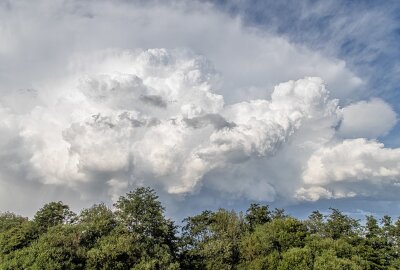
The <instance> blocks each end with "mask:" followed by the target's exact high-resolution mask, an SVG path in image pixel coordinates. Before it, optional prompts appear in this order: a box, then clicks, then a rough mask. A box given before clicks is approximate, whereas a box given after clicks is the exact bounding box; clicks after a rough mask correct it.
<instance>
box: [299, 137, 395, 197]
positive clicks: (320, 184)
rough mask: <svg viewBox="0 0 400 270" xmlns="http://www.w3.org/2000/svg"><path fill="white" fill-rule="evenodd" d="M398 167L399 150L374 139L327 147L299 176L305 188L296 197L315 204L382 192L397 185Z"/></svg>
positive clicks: (314, 155) (342, 142)
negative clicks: (332, 199) (322, 200)
mask: <svg viewBox="0 0 400 270" xmlns="http://www.w3.org/2000/svg"><path fill="white" fill-rule="evenodd" d="M399 164H400V149H398V148H394V149H392V148H385V147H384V145H383V144H382V143H379V142H377V141H374V140H367V139H349V140H344V141H341V142H338V143H336V144H333V145H330V146H329V145H327V146H324V147H321V148H320V149H318V150H317V151H316V152H315V153H314V154H313V155H311V157H310V158H309V160H308V162H307V165H306V167H305V170H304V171H303V174H302V178H303V181H304V184H305V187H301V188H300V189H298V190H297V192H296V196H297V197H298V198H299V199H304V200H311V201H316V200H318V199H320V198H328V199H329V198H337V197H339V198H340V197H354V196H356V195H362V196H371V195H377V194H376V192H379V193H384V192H386V191H385V190H387V189H389V190H390V189H396V187H397V186H398V182H399V179H400V166H399ZM360 184H361V186H360ZM363 186H364V187H363ZM382 187H383V190H382ZM387 193H388V194H390V193H391V192H387ZM381 196H382V194H381Z"/></svg>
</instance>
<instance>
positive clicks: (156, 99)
mask: <svg viewBox="0 0 400 270" xmlns="http://www.w3.org/2000/svg"><path fill="white" fill-rule="evenodd" d="M140 100H141V101H143V102H144V103H146V104H149V105H153V106H156V107H161V108H166V107H167V103H166V102H165V101H164V100H163V98H162V97H161V96H157V95H144V96H140Z"/></svg>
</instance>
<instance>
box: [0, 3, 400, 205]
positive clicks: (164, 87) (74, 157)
mask: <svg viewBox="0 0 400 270" xmlns="http://www.w3.org/2000/svg"><path fill="white" fill-rule="evenodd" d="M0 16H1V17H2V18H4V22H6V23H5V24H4V23H3V24H1V25H0V38H1V39H2V40H3V38H6V37H7V38H8V39H7V42H6V44H2V45H0V70H1V71H2V72H0V92H1V93H3V95H2V97H1V98H0V116H1V122H0V131H1V132H0V134H1V135H0V137H1V139H2V140H0V159H1V160H2V161H3V163H2V165H1V167H0V177H1V179H0V185H1V186H2V187H3V186H4V187H6V188H7V189H15V190H24V192H26V190H29V189H30V188H32V189H35V192H33V193H34V194H35V196H38V197H40V198H41V200H45V198H53V197H52V196H50V195H49V194H47V193H46V190H50V189H52V190H56V191H57V192H60V190H62V191H63V192H64V193H62V196H65V197H64V198H66V199H67V202H68V200H69V202H70V201H72V199H71V198H73V199H75V198H76V194H74V193H76V192H78V194H79V195H80V199H81V200H82V203H83V201H85V202H86V201H88V200H89V201H90V200H97V201H98V200H99V199H102V200H104V199H107V198H109V197H112V198H113V199H115V198H117V196H118V195H119V194H120V193H123V192H124V191H126V190H127V189H129V188H132V187H135V186H142V185H150V186H153V187H156V188H157V189H158V190H159V191H160V192H162V193H163V195H164V196H169V198H171V197H173V198H177V197H179V198H181V199H182V197H181V195H182V194H189V195H188V196H189V197H190V196H191V195H190V194H197V195H192V196H200V197H201V192H202V190H207V191H211V192H217V193H219V194H222V196H225V195H226V196H228V197H229V196H232V197H234V198H245V199H251V200H262V201H273V200H278V199H282V198H284V199H285V200H291V199H293V198H297V199H302V200H318V199H320V198H339V197H346V196H353V195H352V194H354V193H352V191H351V190H347V189H345V188H342V189H335V190H331V187H330V186H329V187H325V185H326V184H327V183H331V182H332V181H331V178H330V177H331V176H330V174H332V172H331V169H329V168H328V167H327V168H328V169H326V170H327V172H322V171H318V170H314V169H312V168H314V167H315V166H314V165H313V164H314V163H313V162H314V161H313V160H318V157H319V156H320V155H322V154H320V152H319V151H324V149H325V150H326V149H329V145H332V143H335V142H337V143H338V144H340V143H341V141H340V140H341V139H340V136H343V137H345V136H357V134H358V135H362V136H367V137H374V136H379V135H382V134H384V133H385V132H387V130H389V128H390V125H389V124H387V125H379V123H378V121H375V118H372V117H371V118H370V119H369V120H370V122H364V123H363V125H362V126H354V122H355V121H357V120H358V119H357V118H356V116H355V115H356V113H357V111H360V110H365V111H367V112H371V111H373V110H375V109H379V110H381V111H382V112H384V116H383V117H384V118H385V119H386V120H387V121H388V122H390V121H389V120H390V119H392V118H391V117H392V116H393V111H391V109H390V107H388V106H387V105H386V104H385V103H383V102H381V101H379V100H371V101H370V102H368V103H356V104H352V105H349V106H348V107H345V108H344V109H343V110H340V108H339V105H338V102H339V101H338V100H336V99H335V98H338V97H340V98H344V99H346V98H347V97H350V96H352V95H353V93H354V92H355V90H357V89H358V87H359V86H360V84H361V83H362V81H361V79H360V78H358V77H357V76H356V75H355V74H353V73H352V72H351V71H350V70H349V69H348V68H347V67H346V64H345V62H343V61H341V60H338V59H332V58H328V57H325V56H323V55H321V54H318V53H317V52H313V51H310V50H308V49H306V48H302V47H300V46H297V45H294V44H291V43H289V42H288V41H287V40H286V39H284V38H281V37H277V36H274V35H271V34H268V33H262V32H259V31H256V30H255V29H250V28H246V27H244V26H243V25H242V23H241V21H240V19H239V18H231V17H229V16H226V15H224V14H221V13H219V12H217V11H215V10H214V9H212V8H210V7H209V6H208V5H203V4H199V3H193V4H189V3H186V4H183V2H171V1H170V2H168V3H167V2H166V3H158V5H154V3H148V4H140V3H139V2H134V3H125V2H123V1H112V2H111V1H94V2H80V1H69V2H64V1H51V4H50V1H39V4H38V3H36V4H32V2H30V1H18V2H16V4H15V3H14V2H13V3H10V5H9V7H1V8H0ZM19 18H24V21H21V20H20V19H19ZM56 18H57V19H56ZM26 26H29V27H26ZM10 29H14V31H10ZM43 29H46V30H45V31H44V30H43ZM27 47H29V51H27V49H26V48H27ZM139 48H144V49H139ZM147 48H165V49H149V50H147ZM27 59H29V60H30V61H27ZM5 67H7V68H5ZM3 71H4V72H3ZM309 76H319V77H322V78H324V80H325V82H326V84H325V82H324V81H323V80H322V79H320V78H319V77H309ZM299 78H304V79H299ZM284 81H287V82H285V83H281V82H284ZM278 83H281V84H278ZM276 84H278V85H277V86H276V87H275V88H274V87H273V86H274V85H276ZM326 85H327V86H326ZM327 87H328V88H329V90H330V93H329V92H328V90H327ZM16 89H30V90H27V91H25V90H21V91H15V90H16ZM354 108H356V110H355V111H354V110H353V109H354ZM365 108H366V109H365ZM342 117H344V118H343V119H342ZM341 120H343V121H342V125H341V127H340V129H339V133H337V130H336V129H337V128H338V125H339V123H340V121H341ZM370 127H373V128H374V129H375V133H368V132H367V130H368V129H369V128H370ZM371 134H372V135H371ZM374 134H375V135H374ZM345 142H346V141H345ZM345 142H343V144H344V143H345ZM372 144H373V142H372V141H371V142H370V141H366V143H364V144H361V145H360V153H364V152H363V151H367V150H365V149H369V148H370V147H371V145H372ZM372 148H373V147H372ZM375 148H376V149H380V150H379V151H382V153H383V152H384V153H383V154H382V156H386V153H388V152H390V153H392V152H391V151H397V150H395V149H393V150H390V149H386V148H383V146H377V147H375ZM326 151H328V150H326ZM377 151H378V150H377ZM379 151H378V152H379ZM321 153H322V152H321ZM323 153H324V152H323ZM311 156H312V158H311V159H310V157H311ZM365 156H366V154H360V159H361V160H362V161H360V162H361V164H363V163H362V162H366V160H367V158H365ZM313 158H314V159H313ZM354 158H355V159H356V158H358V156H356V157H354ZM382 158H383V157H382ZM308 160H309V164H311V165H309V168H310V169H309V170H308V169H307V170H306V171H305V173H304V175H309V178H307V177H308V176H307V177H305V178H304V180H305V182H306V183H303V181H302V180H301V174H302V170H303V168H304V167H305V166H306V165H307V164H306V163H307V161H308ZM321 160H324V159H323V158H322V157H321ZM321 162H322V163H323V162H324V161H321ZM370 162H371V163H373V164H375V163H376V164H378V165H379V164H380V163H379V162H386V161H381V160H372V161H370ZM393 162H394V161H393ZM333 165H334V163H332V166H333ZM368 165H369V163H368ZM378 165H377V166H378ZM313 166H314V167H313ZM324 166H325V163H324ZM326 166H327V165H326ZM307 168H308V167H307ZM317 169H318V168H317ZM391 169H393V168H391ZM324 170H325V168H324ZM332 170H333V168H332ZM360 173H364V172H362V171H356V172H354V175H353V176H351V177H353V178H357V177H359V175H360ZM313 174H316V175H317V176H321V175H322V176H321V177H320V178H317V179H323V180H321V181H320V180H317V182H312V183H311V182H310V181H311V180H310V181H309V180H306V179H311V178H313V177H314V175H313ZM325 175H328V176H325ZM343 175H349V173H348V172H347V171H346V170H344V171H343ZM365 177H369V175H368V174H365ZM335 179H336V178H335ZM334 181H336V182H337V181H339V182H340V181H342V180H337V179H336V180H334ZM375 182H378V181H377V180H376V181H375ZM38 189H41V190H44V191H43V194H40V192H36V191H37V190H38ZM296 190H300V191H298V192H297V193H296ZM54 192H55V191H54ZM167 193H168V195H166V194H167ZM71 194H72V195H71ZM171 194H175V195H171ZM199 194H200V195H199ZM1 195H4V196H3V197H2V196H0V197H2V199H1V200H0V202H2V206H4V207H6V208H5V209H10V210H18V209H15V208H13V206H12V204H11V203H10V201H11V200H12V199H13V198H11V197H10V195H7V194H1ZM206 195H207V194H206ZM60 196H61V195H60ZM204 196H205V195H204ZM183 199H184V198H183ZM29 200H30V199H29V198H26V201H27V202H28V201H29ZM77 205H79V204H78V203H77ZM21 207H22V206H21Z"/></svg>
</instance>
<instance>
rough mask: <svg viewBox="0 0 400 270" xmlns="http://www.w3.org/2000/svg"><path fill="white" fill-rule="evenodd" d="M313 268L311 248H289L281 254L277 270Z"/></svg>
mask: <svg viewBox="0 0 400 270" xmlns="http://www.w3.org/2000/svg"><path fill="white" fill-rule="evenodd" d="M312 268H313V258H312V254H311V250H310V249H308V248H291V249H289V250H288V251H286V252H285V253H283V254H282V260H281V261H280V263H279V266H278V270H307V269H312Z"/></svg>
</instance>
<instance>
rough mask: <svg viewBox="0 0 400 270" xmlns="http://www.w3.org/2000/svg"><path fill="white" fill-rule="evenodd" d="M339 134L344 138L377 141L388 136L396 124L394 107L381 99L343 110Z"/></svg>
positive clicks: (359, 103)
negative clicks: (376, 139)
mask: <svg viewBox="0 0 400 270" xmlns="http://www.w3.org/2000/svg"><path fill="white" fill-rule="evenodd" d="M342 111H343V121H342V123H341V125H340V128H339V134H340V135H341V136H342V137H344V138H359V137H363V138H370V139H375V138H377V137H379V136H383V135H386V134H387V133H388V132H389V131H390V130H391V129H392V128H393V127H394V125H395V124H396V122H397V116H396V113H395V112H394V111H393V109H392V107H391V106H390V105H389V104H387V103H386V102H384V101H383V100H381V99H371V100H370V101H359V102H356V103H353V104H350V105H349V106H346V107H344V108H343V110H342Z"/></svg>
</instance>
